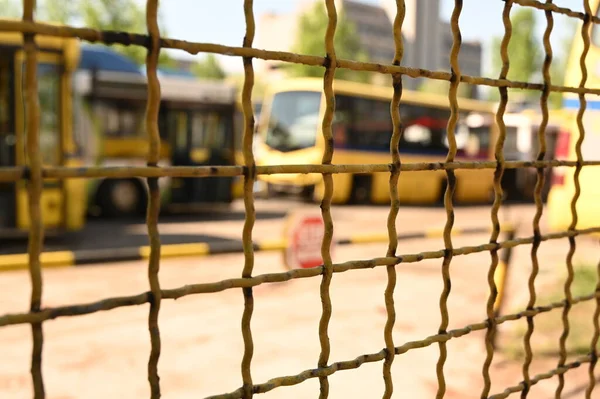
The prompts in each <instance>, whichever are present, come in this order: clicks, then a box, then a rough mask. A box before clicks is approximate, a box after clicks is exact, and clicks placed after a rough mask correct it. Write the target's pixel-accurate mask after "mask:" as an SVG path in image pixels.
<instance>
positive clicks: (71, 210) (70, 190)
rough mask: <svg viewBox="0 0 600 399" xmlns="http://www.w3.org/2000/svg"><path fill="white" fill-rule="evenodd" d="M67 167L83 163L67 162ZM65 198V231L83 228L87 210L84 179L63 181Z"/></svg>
mask: <svg viewBox="0 0 600 399" xmlns="http://www.w3.org/2000/svg"><path fill="white" fill-rule="evenodd" d="M65 165H66V166H67V167H81V166H83V162H77V161H67V162H66V163H65ZM63 185H64V193H65V197H66V198H67V199H68V202H67V205H68V206H67V207H66V210H65V212H66V214H65V225H66V226H65V227H66V228H67V230H79V229H82V228H83V227H84V224H85V216H86V213H87V209H88V195H87V191H88V189H87V182H86V180H85V179H65V180H64V182H63Z"/></svg>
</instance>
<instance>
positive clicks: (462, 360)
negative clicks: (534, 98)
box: [0, 201, 597, 398]
mask: <svg viewBox="0 0 600 399" xmlns="http://www.w3.org/2000/svg"><path fill="white" fill-rule="evenodd" d="M291 207H298V208H300V207H309V208H313V207H315V205H306V204H300V203H296V202H290V201H269V203H265V202H262V201H257V204H256V208H257V212H258V213H259V214H260V212H261V210H262V209H269V210H270V211H271V212H276V211H277V209H281V210H286V209H290V208H291ZM387 214H388V209H387V208H386V207H334V208H333V218H334V226H335V233H336V236H337V238H343V237H345V236H346V234H358V233H361V234H365V233H373V234H379V233H385V232H386V227H385V226H386V218H387ZM533 214H534V209H533V208H532V207H531V206H515V207H511V209H509V212H508V213H505V214H503V215H502V216H503V218H504V220H507V221H512V222H518V221H526V224H525V225H521V226H520V228H519V231H518V234H517V236H518V237H526V236H530V235H531V231H532V229H531V225H530V222H529V221H530V220H531V217H532V216H533ZM489 220H490V216H489V207H488V206H482V207H476V208H475V207H473V208H457V209H456V221H455V227H457V228H458V227H469V226H482V225H488V224H489ZM444 222H445V211H444V209H441V208H412V207H411V208H408V207H402V208H401V209H400V214H399V216H398V223H397V225H398V231H399V232H414V231H419V230H423V229H425V228H438V227H443V224H444ZM284 223H285V221H284V219H281V218H271V219H268V218H262V219H261V218H259V219H258V220H257V222H256V224H255V229H254V238H255V239H256V240H267V239H276V238H280V237H281V235H280V234H281V231H282V229H283V227H284ZM543 224H544V219H543V220H542V225H543ZM242 226H243V217H242V218H241V219H240V220H221V221H210V222H208V221H207V222H193V223H192V222H190V223H165V224H163V225H161V228H160V231H161V233H162V234H181V232H182V231H187V232H188V233H189V234H196V233H198V234H199V231H200V232H205V233H209V232H210V234H212V235H215V236H221V237H226V238H230V239H240V237H241V230H242ZM129 228H131V229H133V230H135V229H140V232H142V231H143V229H144V228H145V226H144V225H143V224H135V225H132V226H130V227H129ZM488 240H489V234H477V235H466V236H456V237H454V238H453V243H454V246H455V247H460V246H466V245H476V244H482V243H486V242H488ZM577 243H578V251H577V254H576V259H583V260H586V261H587V260H589V261H591V262H594V263H595V262H597V259H595V258H596V257H597V243H596V242H594V241H593V240H589V239H585V238H578V239H577ZM442 247H443V240H442V239H441V238H432V239H415V240H406V241H402V242H400V245H399V248H398V253H399V254H405V253H411V254H412V253H418V252H421V251H425V250H437V249H440V248H442ZM386 249H387V245H386V244H385V243H381V244H363V245H343V246H342V245H340V246H337V247H336V249H335V252H334V254H333V260H334V262H344V261H348V260H356V259H369V258H373V257H380V256H383V255H385V252H386ZM530 249H531V247H530V246H529V245H526V246H520V247H517V248H515V249H514V252H513V256H512V260H511V264H510V268H511V269H510V274H509V277H510V278H509V281H508V291H507V293H506V295H507V302H506V304H505V307H504V312H514V311H515V310H516V309H515V307H517V306H518V307H522V306H524V302H525V301H526V298H527V295H528V293H527V278H528V275H529V272H530V265H531V261H530ZM567 251H568V242H567V240H566V239H564V240H562V239H561V240H554V241H548V242H543V243H542V244H541V246H540V250H539V255H540V267H541V270H540V275H539V276H538V280H537V286H538V287H541V286H542V285H543V284H545V283H547V282H549V281H550V280H552V279H555V278H557V277H561V276H562V271H563V269H564V259H565V256H566V254H567ZM243 264H244V257H243V254H228V255H218V256H211V257H204V258H195V257H188V258H179V259H165V260H163V261H162V262H161V271H160V278H161V286H162V288H163V289H168V288H176V287H180V286H183V285H186V284H192V283H199V282H202V283H205V282H215V281H219V280H222V279H227V278H236V277H239V276H240V275H241V270H242V267H243ZM489 264H490V255H489V253H486V252H482V253H477V254H471V255H467V256H456V257H454V258H453V260H452V264H451V276H452V292H451V294H450V298H449V305H448V310H449V314H450V326H449V329H454V328H461V327H464V326H466V325H468V324H471V323H477V322H481V321H483V320H485V318H486V313H485V308H486V301H487V295H488V285H487V271H488V267H489ZM440 266H441V259H436V260H427V261H423V262H419V263H413V264H401V265H399V266H398V267H397V270H398V278H397V285H396V290H395V295H394V297H395V308H396V313H397V317H396V323H395V329H394V341H395V345H396V346H400V345H402V344H404V343H405V342H407V341H413V340H421V339H423V338H425V337H427V336H430V335H434V334H436V333H437V331H438V328H439V322H440V315H439V314H440V311H439V296H440V293H441V291H442V288H443V281H442V276H441V273H440ZM145 267H146V262H144V261H138V262H126V263H113V264H107V265H94V266H93V267H81V268H71V269H55V270H53V269H47V270H44V272H43V277H44V294H43V307H56V306H64V305H70V304H79V303H89V302H94V301H97V300H101V299H105V298H108V297H114V296H127V295H133V294H138V293H141V292H145V291H147V290H148V281H147V273H146V270H145ZM561 268H562V269H561ZM285 270H286V269H285V267H284V266H283V262H282V255H281V253H279V252H257V253H256V254H255V267H254V272H253V275H259V274H264V273H278V272H283V271H285ZM320 282H321V279H320V278H319V277H315V278H306V279H301V280H292V281H289V282H286V283H277V284H263V285H259V286H257V287H255V288H254V290H253V292H254V298H255V300H254V313H253V316H252V323H251V327H252V333H253V334H252V335H253V339H254V346H255V349H254V356H253V360H252V373H253V374H252V375H253V380H254V382H255V383H263V382H266V381H267V380H269V379H270V378H273V377H279V376H283V375H294V374H298V373H300V372H302V371H304V370H307V369H312V368H315V367H316V364H317V359H318V355H319V350H320V348H319V340H318V333H317V331H318V324H319V319H320V316H321V301H320V297H319V284H320ZM386 284H387V276H386V270H385V268H384V267H379V268H375V269H367V270H360V271H349V272H345V273H339V274H335V275H334V276H333V280H332V285H331V299H332V304H333V314H332V318H331V323H330V327H329V337H330V341H331V356H330V363H332V362H335V361H343V360H351V359H354V358H356V357H358V356H360V355H362V354H366V353H375V352H378V351H379V350H381V349H382V348H383V347H384V342H383V328H384V325H385V322H386V312H385V305H384V298H383V293H384V290H385V287H386ZM538 289H540V288H538ZM29 292H30V283H29V277H28V273H27V272H26V271H10V272H6V273H4V274H2V278H0V304H2V306H1V308H2V313H13V312H23V311H26V310H27V309H28V308H29V302H28V301H29ZM542 304H544V303H540V305H542ZM575 306H578V305H575ZM242 311H243V295H242V292H241V290H239V289H231V290H226V291H223V292H219V293H214V294H202V295H195V296H188V297H184V298H181V299H179V300H177V301H171V300H164V301H163V302H162V305H161V310H160V316H159V325H160V329H161V341H162V352H161V357H160V361H159V373H160V377H161V386H162V392H163V397H165V398H192V397H194V398H197V397H205V396H208V395H212V394H218V393H224V392H229V391H233V390H235V389H237V388H238V387H239V386H240V385H241V376H240V362H241V358H242V354H243V342H242V335H241V331H240V320H241V316H242ZM555 311H558V312H560V310H555ZM147 317H148V305H142V306H137V307H133V308H119V309H115V310H111V311H107V312H100V313H94V314H90V315H86V316H79V317H66V318H59V319H56V320H52V321H48V322H46V323H45V324H44V369H43V372H44V375H45V381H46V391H47V394H48V398H102V397H114V398H133V397H147V396H149V387H148V383H147V378H146V372H147V371H146V370H147V368H146V364H147V360H148V356H149V353H150V340H149V334H148V328H147ZM590 322H591V321H590ZM508 323H524V321H518V322H508ZM504 326H507V324H505V325H503V327H502V329H501V330H500V334H502V331H503V329H504ZM484 335H485V331H478V332H473V333H470V334H468V335H466V336H464V337H461V338H456V339H452V340H450V341H449V342H448V358H447V361H446V366H445V375H446V380H447V385H448V390H447V394H446V396H445V397H447V398H478V397H479V396H480V391H481V387H482V378H481V365H482V364H483V361H484V358H485V346H484ZM558 338H559V337H558V336H556V345H558ZM535 339H536V334H535V333H534V336H533V340H535ZM590 339H591V337H590ZM438 351H439V349H438V346H437V344H434V345H431V346H429V347H426V348H422V349H415V350H411V351H409V352H407V353H405V354H402V355H398V356H396V358H395V361H394V365H393V367H392V372H393V376H394V384H395V391H396V393H397V394H398V395H401V396H409V397H411V398H431V397H435V392H436V390H437V379H436V374H435V365H436V362H437V360H438V356H439V354H438V353H439V352H438ZM0 353H2V356H3V358H4V359H5V360H6V361H4V362H3V363H2V365H0V392H1V395H0V397H2V398H23V397H31V394H32V390H31V383H30V380H31V378H30V376H29V367H30V365H29V361H30V355H31V329H30V327H29V326H27V325H25V326H11V327H3V328H0ZM569 360H570V359H569ZM569 360H568V361H569ZM556 362H557V359H556V357H553V358H551V359H550V360H549V361H536V362H534V363H533V365H532V372H531V374H532V375H535V374H538V373H541V372H545V371H547V370H550V369H553V368H554V367H555V366H556ZM381 370H382V363H381V362H379V363H371V364H364V365H362V366H361V367H360V368H358V369H356V370H347V371H339V372H337V373H335V374H334V375H332V376H331V377H330V378H329V379H330V397H331V398H348V397H352V398H372V397H381V396H382V393H383V386H384V385H383V379H382V375H381ZM520 373H521V364H520V362H518V363H512V362H509V361H507V360H506V358H505V357H504V356H503V355H502V354H501V353H500V352H498V353H497V354H496V356H495V360H494V363H493V365H492V382H493V385H492V393H497V392H499V391H501V390H504V388H505V387H507V386H510V385H516V384H518V383H519V382H520V381H521V380H522V376H521V374H520ZM587 378H588V377H587V365H583V366H581V367H580V368H578V369H576V370H571V371H569V372H568V373H567V375H566V386H565V391H564V393H565V395H564V397H569V395H568V394H569V393H575V392H578V391H577V390H578V389H580V388H581V386H583V384H585V383H587ZM556 381H557V380H556V378H553V379H550V380H548V381H542V382H540V383H538V384H537V385H535V386H534V387H533V388H532V390H531V393H530V395H529V397H530V398H550V397H553V396H554V395H553V391H554V389H555V387H556ZM318 392H319V386H318V380H317V379H309V380H307V381H305V382H303V383H302V384H300V385H296V386H293V387H282V388H276V389H275V390H273V391H271V392H269V393H267V394H264V395H259V396H260V397H265V398H311V397H316V396H317V395H318ZM516 395H518V394H516ZM571 397H581V393H578V394H573V395H572V396H571Z"/></svg>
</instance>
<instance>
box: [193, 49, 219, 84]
mask: <svg viewBox="0 0 600 399" xmlns="http://www.w3.org/2000/svg"><path fill="white" fill-rule="evenodd" d="M192 72H193V73H194V74H195V75H196V76H198V77H199V78H204V79H216V80H223V79H225V77H226V76H227V75H226V73H225V71H224V70H223V68H222V67H221V64H219V61H218V60H217V57H215V55H214V54H207V55H206V57H204V59H203V60H202V61H199V62H197V63H196V64H194V66H193V67H192Z"/></svg>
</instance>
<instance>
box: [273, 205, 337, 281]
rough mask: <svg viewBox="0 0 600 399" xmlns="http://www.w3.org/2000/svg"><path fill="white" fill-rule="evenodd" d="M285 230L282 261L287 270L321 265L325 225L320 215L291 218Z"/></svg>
mask: <svg viewBox="0 0 600 399" xmlns="http://www.w3.org/2000/svg"><path fill="white" fill-rule="evenodd" d="M286 230H287V231H286V233H287V234H286V238H287V245H286V248H285V253H284V261H285V264H286V266H287V267H288V268H290V269H298V268H300V269H308V268H312V267H317V266H320V265H322V264H323V257H322V256H321V245H322V243H323V236H324V234H325V223H324V222H323V217H322V216H321V215H320V214H303V215H296V216H291V217H289V221H288V226H287V229H286ZM332 246H333V242H332Z"/></svg>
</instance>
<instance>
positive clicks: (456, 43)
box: [436, 0, 463, 399]
mask: <svg viewBox="0 0 600 399" xmlns="http://www.w3.org/2000/svg"><path fill="white" fill-rule="evenodd" d="M462 7H463V2H462V0H455V1H454V10H453V11H452V17H451V18H450V27H451V29H452V37H453V42H452V49H451V50H450V68H451V71H452V78H451V80H450V90H449V92H448V100H449V102H450V119H449V120H448V126H447V136H448V143H449V148H448V155H447V156H446V162H454V158H455V157H456V152H457V145H456V136H455V131H456V125H457V122H458V117H459V108H458V86H459V84H460V76H461V73H460V66H459V63H458V55H459V53H460V46H461V42H462V37H461V34H460V25H459V19H460V13H461V12H462ZM446 178H447V180H448V184H447V185H446V192H445V195H444V207H445V208H446V225H445V226H444V248H445V253H444V259H443V261H442V279H443V282H444V289H443V290H442V293H441V295H440V316H441V321H440V327H439V331H438V333H439V334H445V333H446V329H447V328H448V323H449V315H448V297H449V296H450V290H451V286H452V282H451V278H450V263H451V262H452V250H453V245H452V226H454V207H453V204H452V199H453V197H454V191H455V190H456V176H455V173H454V170H452V169H447V170H446ZM446 345H447V342H446V341H441V342H440V343H439V344H438V346H439V350H440V357H439V359H438V362H437V365H436V375H437V379H438V391H437V394H436V398H437V399H441V398H443V397H444V395H445V394H446V377H445V376H444V364H445V362H446V358H447V355H448V352H447V348H446Z"/></svg>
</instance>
